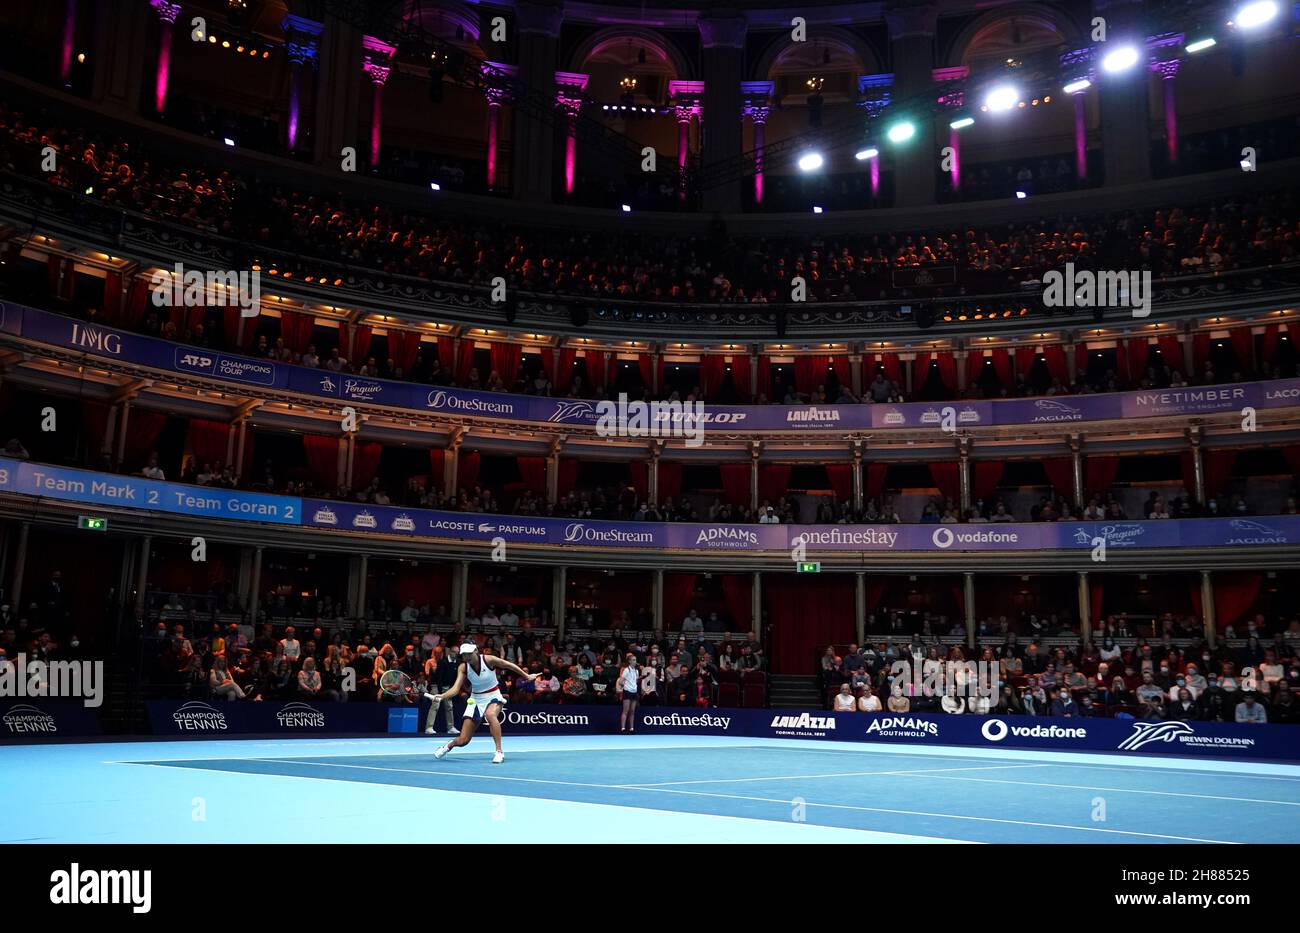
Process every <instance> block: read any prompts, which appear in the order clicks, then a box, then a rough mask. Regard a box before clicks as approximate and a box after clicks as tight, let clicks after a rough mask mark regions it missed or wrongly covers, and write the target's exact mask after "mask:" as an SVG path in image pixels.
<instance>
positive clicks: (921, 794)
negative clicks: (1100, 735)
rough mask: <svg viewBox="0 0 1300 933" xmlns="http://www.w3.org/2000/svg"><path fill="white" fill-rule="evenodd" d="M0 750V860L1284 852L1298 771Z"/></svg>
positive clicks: (1253, 766)
mask: <svg viewBox="0 0 1300 933" xmlns="http://www.w3.org/2000/svg"><path fill="white" fill-rule="evenodd" d="M436 741H442V739H441V738H439V739H432V738H428V739H426V738H388V739H378V738H377V739H335V740H319V741H317V740H306V739H304V740H288V741H260V740H230V741H195V742H169V743H160V742H153V743H95V744H77V745H58V746H23V747H9V748H4V749H0V791H3V792H5V793H7V794H8V795H9V796H8V797H7V799H10V800H14V801H23V804H22V805H21V806H16V807H13V808H11V810H10V812H9V814H8V816H7V819H6V820H5V822H4V824H3V827H0V841H4V842H20V841H33V842H40V841H49V842H325V841H347V842H350V841H357V842H361V841H367V842H374V841H388V842H392V841H402V842H441V841H487V840H489V839H496V840H501V839H505V838H516V839H520V840H534V841H545V840H553V841H575V842H576V841H592V840H596V841H603V840H606V839H618V840H619V841H630V840H637V841H658V842H672V841H678V842H692V841H713V842H719V841H736V842H759V841H763V842H828V841H838V842H856V841H911V842H975V843H979V842H984V843H988V842H1085V843H1170V842H1205V843H1258V842H1300V767H1296V766H1292V765H1283V764H1271V763H1245V762H1227V761H1202V760H1189V759H1178V760H1169V759H1160V758H1154V757H1120V756H1112V755H1086V754H1072V753H1040V752H1028V751H1015V750H1010V749H999V750H996V751H986V750H980V751H978V752H973V751H967V750H964V749H957V748H926V749H920V750H918V749H911V748H908V749H900V748H898V747H897V746H890V747H882V746H872V745H863V744H848V743H826V742H812V741H799V740H757V739H741V738H714V737H670V736H635V737H624V736H566V737H510V736H507V739H506V754H507V757H506V761H505V763H504V764H501V765H493V764H491V763H490V757H491V752H492V744H491V741H490V740H489V739H486V738H479V739H476V740H475V741H474V742H473V743H471V744H470V746H468V747H467V748H465V749H458V750H457V751H455V752H453V753H452V754H451V755H449V756H447V757H446V758H444V759H442V760H441V761H436V760H434V759H433V757H432V754H431V753H432V751H433V748H434V743H435V742H436Z"/></svg>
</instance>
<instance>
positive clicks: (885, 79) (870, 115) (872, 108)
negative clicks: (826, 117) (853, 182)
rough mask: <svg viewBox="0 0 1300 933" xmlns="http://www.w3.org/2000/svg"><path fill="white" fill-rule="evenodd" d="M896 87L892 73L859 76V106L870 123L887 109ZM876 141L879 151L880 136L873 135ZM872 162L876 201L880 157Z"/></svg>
mask: <svg viewBox="0 0 1300 933" xmlns="http://www.w3.org/2000/svg"><path fill="white" fill-rule="evenodd" d="M893 85H894V76H893V74H892V73H881V74H874V75H858V97H859V98H861V100H859V101H858V106H859V107H861V108H862V109H863V110H864V111H866V114H867V120H868V121H875V120H876V119H877V118H878V117H879V116H880V115H881V114H882V113H884V112H885V108H887V107H888V106H889V102H890V100H891V99H892V91H891V90H890V88H892V87H893ZM872 138H873V139H874V140H875V146H876V149H877V150H879V141H880V134H879V133H875V132H873V133H872ZM869 161H870V163H871V164H870V170H871V197H872V199H873V200H874V199H876V198H878V197H880V155H879V151H877V154H876V155H874V156H872V157H871V159H870V160H869Z"/></svg>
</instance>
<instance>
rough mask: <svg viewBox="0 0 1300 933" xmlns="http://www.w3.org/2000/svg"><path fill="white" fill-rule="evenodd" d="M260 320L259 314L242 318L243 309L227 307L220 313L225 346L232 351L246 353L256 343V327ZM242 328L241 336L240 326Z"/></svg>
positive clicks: (235, 306)
mask: <svg viewBox="0 0 1300 933" xmlns="http://www.w3.org/2000/svg"><path fill="white" fill-rule="evenodd" d="M260 318H261V314H260V313H259V314H258V315H257V316H256V317H244V316H243V309H242V308H240V307H239V306H238V305H234V306H227V307H226V308H225V310H224V311H222V313H221V320H222V324H223V327H224V330H225V334H226V345H227V346H228V347H230V348H231V349H232V350H243V351H245V352H247V351H248V350H249V349H251V348H252V346H253V344H255V343H257V326H258V321H259V319H260ZM241 324H242V326H243V333H242V336H241V334H240V329H239V328H240V326H241Z"/></svg>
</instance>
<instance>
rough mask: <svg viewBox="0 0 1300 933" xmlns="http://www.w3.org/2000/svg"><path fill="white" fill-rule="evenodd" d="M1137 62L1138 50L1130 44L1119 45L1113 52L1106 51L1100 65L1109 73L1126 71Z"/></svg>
mask: <svg viewBox="0 0 1300 933" xmlns="http://www.w3.org/2000/svg"><path fill="white" fill-rule="evenodd" d="M1137 63H1138V50H1137V48H1136V47H1134V46H1131V45H1125V46H1121V47H1120V48H1118V49H1116V50H1115V51H1113V52H1109V53H1107V55H1106V57H1105V58H1103V59H1102V60H1101V67H1102V68H1104V69H1105V70H1106V71H1109V72H1110V73H1111V74H1118V73H1119V72H1121V71H1128V70H1129V69H1130V68H1132V67H1133V66H1134V65H1136V64H1137Z"/></svg>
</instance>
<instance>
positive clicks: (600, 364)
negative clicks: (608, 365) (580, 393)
mask: <svg viewBox="0 0 1300 933" xmlns="http://www.w3.org/2000/svg"><path fill="white" fill-rule="evenodd" d="M584 356H585V358H586V360H587V378H588V379H589V380H590V381H591V388H593V389H594V390H595V391H596V394H598V395H600V394H603V393H604V391H605V362H606V361H607V360H608V359H609V358H610V356H609V354H608V353H606V352H604V351H603V350H600V351H591V350H589V351H587V353H586V354H584Z"/></svg>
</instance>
